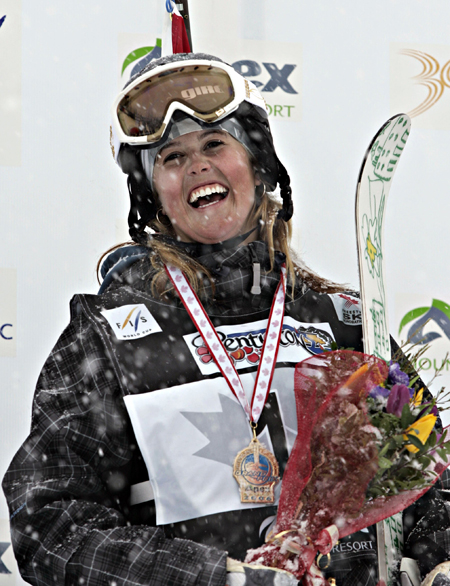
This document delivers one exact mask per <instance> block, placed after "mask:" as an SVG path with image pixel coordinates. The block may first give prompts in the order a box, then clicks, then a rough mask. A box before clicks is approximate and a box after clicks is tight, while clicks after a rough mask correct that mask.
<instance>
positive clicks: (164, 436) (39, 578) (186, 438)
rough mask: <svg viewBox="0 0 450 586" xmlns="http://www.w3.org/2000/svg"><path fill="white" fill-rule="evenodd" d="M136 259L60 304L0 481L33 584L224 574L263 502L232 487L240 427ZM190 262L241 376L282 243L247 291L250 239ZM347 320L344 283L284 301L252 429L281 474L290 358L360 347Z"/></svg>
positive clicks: (350, 313) (253, 538)
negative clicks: (206, 286)
mask: <svg viewBox="0 0 450 586" xmlns="http://www.w3.org/2000/svg"><path fill="white" fill-rule="evenodd" d="M141 251H142V249H141ZM141 256H142V258H141V259H140V260H138V261H137V262H134V263H133V262H129V263H128V264H129V266H128V267H127V268H126V269H125V270H124V272H122V273H121V274H120V275H118V274H116V275H115V277H116V278H115V280H113V281H112V282H111V283H110V284H109V286H108V288H107V289H106V291H105V292H104V293H102V294H101V295H97V296H96V295H77V296H75V297H74V299H73V300H72V302H71V321H70V324H69V325H68V327H67V328H66V330H65V331H64V332H63V334H62V336H61V337H60V339H59V340H58V342H57V344H56V346H55V348H54V349H53V351H52V352H51V354H50V356H49V358H48V360H47V362H46V364H45V366H44V368H43V370H42V372H41V375H40V377H39V380H38V384H37V388H36V392H35V397H34V403H33V416H32V425H31V432H30V435H29V437H28V438H27V439H26V441H25V442H24V444H23V445H22V447H21V448H20V449H19V451H18V453H17V454H16V456H15V457H14V459H13V461H12V463H11V465H10V468H9V470H8V472H7V474H6V476H5V478H4V481H3V488H4V491H5V494H6V496H7V499H8V503H9V507H10V514H11V527H12V540H13V544H14V548H15V555H16V557H17V560H18V563H19V567H20V570H21V572H22V575H23V577H24V579H25V580H27V581H29V582H31V583H33V584H39V585H41V584H66V585H69V584H77V585H79V584H83V583H84V584H89V585H90V586H96V585H97V584H98V585H100V584H116V585H117V586H119V585H131V584H150V585H156V584H166V583H167V584H173V585H180V586H181V585H183V586H189V585H191V584H192V585H194V584H196V585H206V584H211V585H216V584H217V585H223V584H224V583H225V574H226V557H227V553H226V552H228V553H229V555H231V556H234V557H239V558H243V557H244V555H245V552H246V550H247V549H248V548H249V547H255V546H257V545H259V544H260V543H261V542H262V541H264V536H265V531H266V529H267V527H268V526H269V525H270V522H271V521H272V520H273V518H274V515H275V513H276V509H275V507H273V506H263V507H261V506H260V507H256V508H255V507H249V506H248V505H241V504H240V503H239V502H238V499H237V498H235V496H234V495H235V494H236V495H237V494H238V492H239V491H238V485H237V483H236V482H235V480H234V479H233V478H232V461H233V459H234V456H235V454H236V453H237V452H238V451H239V450H240V449H242V448H244V447H246V445H247V444H248V441H249V439H250V431H249V427H248V424H247V423H246V421H245V418H244V416H243V412H242V409H241V408H240V406H239V405H238V404H237V402H236V401H235V400H234V399H233V397H232V396H231V394H230V391H229V390H228V388H227V386H226V385H224V384H222V383H223V379H222V377H221V376H220V374H219V372H218V369H217V367H216V366H215V364H214V361H213V360H212V358H211V356H209V354H208V351H207V349H206V347H205V346H204V344H203V342H202V340H201V338H200V336H199V334H198V332H197V331H196V329H195V326H194V325H193V323H192V321H191V320H190V318H189V316H188V315H187V313H186V311H185V310H184V308H183V307H182V305H181V302H180V301H179V300H178V299H177V298H174V299H173V300H172V301H171V302H162V301H158V300H155V299H154V298H153V297H152V296H151V294H150V293H149V282H150V279H149V275H151V274H152V268H151V263H150V261H149V259H148V257H147V256H144V255H142V254H141ZM199 260H200V261H201V262H202V263H203V264H204V265H205V266H207V267H208V268H209V270H210V271H211V272H212V274H213V275H214V278H215V293H214V295H215V298H214V301H213V302H210V303H209V304H207V306H206V307H207V311H208V314H209V316H210V318H211V320H212V321H213V323H214V325H215V327H216V329H217V330H218V331H219V332H220V334H221V336H222V337H223V340H224V344H225V347H226V348H227V350H228V352H229V353H230V355H231V356H232V357H233V359H234V362H235V365H236V368H237V370H238V372H239V373H240V375H241V377H242V380H243V382H244V386H246V388H247V387H249V388H250V387H251V381H252V380H253V379H254V376H255V373H256V369H257V366H258V362H259V357H260V349H261V346H262V339H263V336H264V331H265V327H266V324H267V318H268V313H269V310H270V305H271V302H272V297H273V294H274V291H275V288H276V285H277V284H278V280H279V265H280V263H281V262H282V260H283V259H282V255H277V266H276V270H275V271H274V272H273V273H269V274H267V275H265V276H263V278H262V283H261V284H262V293H261V295H259V296H252V295H251V294H250V293H249V291H250V288H251V285H252V270H251V266H252V262H255V261H259V262H260V263H261V265H262V269H263V270H264V269H266V270H267V269H268V254H267V249H266V245H265V244H264V243H262V242H254V243H251V244H250V245H248V246H245V247H239V248H237V249H234V250H222V251H219V252H214V251H209V252H207V253H206V254H204V255H203V256H200V257H199ZM116 273H117V271H116ZM359 324H360V312H359V307H358V299H357V298H356V297H355V296H353V295H352V294H340V293H338V294H333V295H328V294H320V293H317V292H315V291H312V290H309V289H308V288H307V287H305V286H303V287H299V288H298V289H297V293H296V296H295V298H294V300H287V302H286V313H285V320H284V326H283V334H282V338H281V348H280V351H279V354H278V359H277V368H276V372H275V375H274V380H273V384H272V392H271V393H270V396H269V400H268V404H267V405H266V408H265V409H264V412H263V416H262V418H261V420H260V423H259V426H258V433H260V434H261V435H260V437H261V439H262V441H263V442H264V443H266V444H269V445H271V447H272V448H273V450H274V453H275V455H276V456H277V458H278V460H279V463H280V467H281V470H283V469H284V466H285V465H286V462H287V457H288V452H289V450H290V448H291V447H292V443H293V441H294V439H295V435H296V421H295V407H294V399H293V392H292V389H293V382H292V381H293V368H294V366H295V364H296V363H297V362H299V361H300V360H302V359H303V358H306V357H308V356H310V355H311V354H314V353H320V352H322V351H324V350H329V349H331V344H332V342H333V341H335V342H336V343H337V345H338V346H340V347H351V348H354V349H355V350H362V342H361V328H360V325H359ZM141 400H144V403H141V402H140V401H141ZM136 401H137V402H136ZM125 402H126V403H127V406H128V408H129V410H130V413H132V414H133V413H134V416H133V417H134V419H133V421H134V423H135V427H136V429H135V430H133V427H132V425H131V422H130V417H129V413H128V412H127V407H126V406H125ZM130 405H131V407H130ZM149 413H150V416H148V414H149ZM136 417H137V423H136V421H135V418H136ZM139 418H140V419H139ZM136 431H137V432H138V433H137V434H136V433H135V432H136ZM145 434H147V439H145V438H144V440H142V436H145ZM137 436H138V437H139V438H140V440H141V443H140V445H138V442H137V441H136V437H137ZM142 441H144V444H145V442H147V443H146V444H145V445H144V444H142ZM143 455H144V457H145V459H146V461H147V466H146V465H145V462H144V459H143ZM149 470H150V472H151V474H150V476H151V477H152V483H151V484H150V483H149ZM168 487H169V488H168ZM211 487H213V488H214V490H213V489H212V488H211ZM152 492H153V493H154V494H152ZM155 495H156V501H155V500H154V497H155ZM230 495H231V496H230ZM360 537H361V536H360ZM358 539H359V541H361V539H362V540H364V539H365V540H366V541H367V542H368V541H371V542H373V536H372V534H371V535H370V536H369V537H367V536H366V537H364V536H363V537H362V538H358ZM349 547H350V548H351V547H352V546H349ZM366 549H373V547H372V545H370V547H369V546H368V545H367V546H366Z"/></svg>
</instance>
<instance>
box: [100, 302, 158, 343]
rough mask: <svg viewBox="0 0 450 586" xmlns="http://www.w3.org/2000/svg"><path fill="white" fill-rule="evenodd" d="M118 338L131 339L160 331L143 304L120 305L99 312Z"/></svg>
mask: <svg viewBox="0 0 450 586" xmlns="http://www.w3.org/2000/svg"><path fill="white" fill-rule="evenodd" d="M100 313H101V314H102V315H103V317H104V318H105V319H106V320H107V321H108V323H109V325H110V326H111V328H112V330H113V332H114V334H115V336H116V338H117V339H118V340H133V339H136V338H143V337H144V336H148V335H149V334H155V333H156V332H161V331H162V330H161V328H160V327H159V324H158V322H157V321H156V320H155V318H154V317H153V316H152V314H151V313H150V311H149V310H148V309H147V307H146V306H145V305H144V304H143V303H140V304H137V305H122V306H121V307H115V308H114V309H103V310H102V311H101V312H100Z"/></svg>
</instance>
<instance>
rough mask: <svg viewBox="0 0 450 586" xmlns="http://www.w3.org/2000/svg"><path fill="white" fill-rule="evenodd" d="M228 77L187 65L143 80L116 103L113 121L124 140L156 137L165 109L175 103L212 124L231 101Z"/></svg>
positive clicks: (231, 94)
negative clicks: (116, 118)
mask: <svg viewBox="0 0 450 586" xmlns="http://www.w3.org/2000/svg"><path fill="white" fill-rule="evenodd" d="M234 96H235V94H234V89H233V83H232V81H231V79H230V76H229V75H228V73H227V72H226V71H224V70H222V69H220V68H218V67H211V66H209V65H191V66H189V67H180V68H177V69H171V70H168V71H165V72H163V73H161V74H160V75H158V76H157V77H149V78H148V79H145V80H143V81H142V82H141V83H140V84H139V85H137V86H135V87H134V88H133V89H132V90H130V92H129V93H128V94H126V95H125V96H124V97H123V98H122V100H121V101H120V103H119V105H118V107H117V117H118V119H119V122H120V125H121V127H122V130H123V132H124V133H125V134H126V135H127V136H147V137H149V138H150V137H151V136H152V135H155V134H158V131H160V130H161V128H163V124H164V118H165V116H166V113H167V110H168V109H169V106H170V104H171V103H173V102H179V103H180V104H183V105H184V106H187V107H188V108H190V109H192V110H193V111H194V112H195V113H196V114H197V115H198V117H199V118H201V119H203V120H206V121H214V119H216V118H217V117H218V115H219V114H217V116H216V115H215V113H216V112H217V111H220V110H221V109H222V108H224V107H225V106H227V105H228V104H230V103H231V102H232V101H233V99H234Z"/></svg>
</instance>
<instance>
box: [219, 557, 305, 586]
mask: <svg viewBox="0 0 450 586" xmlns="http://www.w3.org/2000/svg"><path fill="white" fill-rule="evenodd" d="M297 584H298V580H297V578H296V577H295V576H293V575H292V574H290V573H289V572H285V571H284V570H278V569H277V568H267V567H266V566H259V565H256V564H244V563H243V562H238V561H236V560H233V559H231V558H228V560H227V586H297Z"/></svg>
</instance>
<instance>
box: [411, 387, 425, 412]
mask: <svg viewBox="0 0 450 586" xmlns="http://www.w3.org/2000/svg"><path fill="white" fill-rule="evenodd" d="M422 399H423V387H422V388H421V389H420V391H416V392H415V393H414V397H413V404H414V407H420V405H421V404H422Z"/></svg>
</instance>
